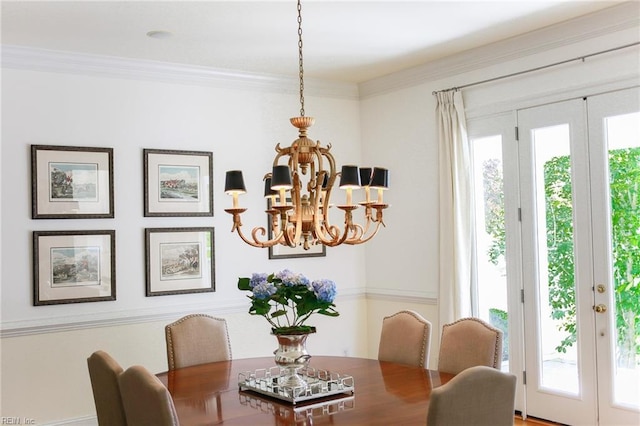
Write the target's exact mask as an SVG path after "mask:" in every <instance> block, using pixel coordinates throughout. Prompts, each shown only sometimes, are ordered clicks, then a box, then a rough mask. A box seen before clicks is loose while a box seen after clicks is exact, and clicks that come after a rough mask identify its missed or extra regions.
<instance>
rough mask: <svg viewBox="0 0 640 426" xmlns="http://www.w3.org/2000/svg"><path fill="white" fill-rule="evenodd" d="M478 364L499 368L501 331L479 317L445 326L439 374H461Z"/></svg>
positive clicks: (500, 363) (441, 343)
mask: <svg viewBox="0 0 640 426" xmlns="http://www.w3.org/2000/svg"><path fill="white" fill-rule="evenodd" d="M476 365H485V366H487V367H493V368H496V369H498V370H499V369H500V366H501V365H502V331H500V330H499V329H497V328H495V327H492V326H491V325H489V324H487V323H486V322H484V321H482V320H481V319H478V318H462V319H460V320H458V321H456V322H453V323H451V324H445V325H444V326H443V327H442V338H441V340H440V355H439V357H438V371H442V372H445V373H453V374H458V373H459V372H461V371H462V370H464V369H466V368H469V367H473V366H476Z"/></svg>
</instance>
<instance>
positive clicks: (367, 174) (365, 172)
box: [360, 167, 371, 186]
mask: <svg viewBox="0 0 640 426" xmlns="http://www.w3.org/2000/svg"><path fill="white" fill-rule="evenodd" d="M370 183H371V167H360V185H362V186H369V184H370Z"/></svg>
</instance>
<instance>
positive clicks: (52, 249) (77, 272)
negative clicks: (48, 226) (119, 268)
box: [33, 230, 116, 306]
mask: <svg viewBox="0 0 640 426" xmlns="http://www.w3.org/2000/svg"><path fill="white" fill-rule="evenodd" d="M115 239H116V234H115V231H114V230H97V231H33V304H34V306H41V305H57V304H65V303H81V302H103V301H111V300H116V253H115V250H116V241H115Z"/></svg>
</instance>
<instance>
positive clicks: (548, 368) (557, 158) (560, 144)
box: [532, 124, 579, 395]
mask: <svg viewBox="0 0 640 426" xmlns="http://www.w3.org/2000/svg"><path fill="white" fill-rule="evenodd" d="M532 139H533V146H534V152H535V154H534V162H535V164H534V167H535V179H536V182H535V188H536V189H535V190H536V194H535V198H536V206H537V209H538V212H537V214H536V217H537V221H538V223H537V224H536V229H537V240H538V244H537V246H538V247H537V250H538V274H539V297H540V300H539V303H538V306H539V312H538V318H539V321H540V335H539V339H540V342H539V347H540V348H541V353H540V354H538V356H539V359H538V362H539V366H540V375H541V377H540V378H539V380H540V385H541V387H542V388H546V389H550V390H555V391H560V392H566V393H569V394H576V395H577V394H578V391H579V382H578V359H577V358H578V357H577V350H576V346H577V337H576V336H577V333H576V304H575V273H574V264H575V262H574V246H573V197H572V186H571V157H570V134H569V125H567V124H564V125H558V126H552V127H545V128H539V129H534V130H533V131H532Z"/></svg>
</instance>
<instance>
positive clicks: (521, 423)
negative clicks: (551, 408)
mask: <svg viewBox="0 0 640 426" xmlns="http://www.w3.org/2000/svg"><path fill="white" fill-rule="evenodd" d="M513 424H514V426H559V425H561V424H562V423H554V422H549V421H546V420H541V419H537V418H535V417H527V420H522V417H521V416H520V415H519V414H518V415H516V417H515V420H514V422H513Z"/></svg>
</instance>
